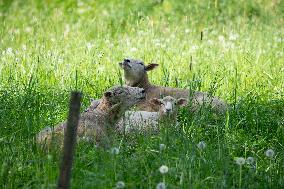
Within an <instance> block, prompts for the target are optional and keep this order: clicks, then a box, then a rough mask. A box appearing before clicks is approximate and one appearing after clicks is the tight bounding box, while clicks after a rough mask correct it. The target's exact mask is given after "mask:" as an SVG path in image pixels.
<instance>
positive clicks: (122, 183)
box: [115, 181, 125, 188]
mask: <svg viewBox="0 0 284 189" xmlns="http://www.w3.org/2000/svg"><path fill="white" fill-rule="evenodd" d="M124 187H125V183H124V182H123V181H118V182H117V183H116V185H115V188H124Z"/></svg>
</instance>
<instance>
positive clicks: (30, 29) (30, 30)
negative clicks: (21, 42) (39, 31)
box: [25, 26, 33, 33]
mask: <svg viewBox="0 0 284 189" xmlns="http://www.w3.org/2000/svg"><path fill="white" fill-rule="evenodd" d="M32 31H33V29H32V28H31V27H29V26H28V27H26V28H25V32H26V33H31V32H32Z"/></svg>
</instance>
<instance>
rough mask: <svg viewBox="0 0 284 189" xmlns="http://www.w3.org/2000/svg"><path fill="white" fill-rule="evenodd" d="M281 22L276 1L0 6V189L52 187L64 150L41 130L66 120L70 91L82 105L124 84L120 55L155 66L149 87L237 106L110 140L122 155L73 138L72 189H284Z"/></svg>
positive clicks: (281, 8)
mask: <svg viewBox="0 0 284 189" xmlns="http://www.w3.org/2000/svg"><path fill="white" fill-rule="evenodd" d="M283 25H284V1H281V0H243V1H239V0H231V1H226V0H211V1H205V0H201V1H200V0H185V1H181V0H180V1H175V0H164V1H161V0H160V1H159V0H143V1H130V0H129V1H127V0H122V1H119V0H109V1H104V0H96V1H91V0H86V1H83V0H82V1H74V0H66V1H59V0H47V1H40V0H27V1H21V0H14V1H12V0H0V188H54V187H55V186H56V183H57V177H58V170H59V165H60V155H61V153H60V151H59V150H51V151H50V152H48V153H47V152H44V151H42V150H41V149H39V148H38V147H37V145H36V143H35V136H36V134H37V133H38V132H39V131H40V130H41V129H42V128H44V127H46V126H53V125H56V124H57V123H58V122H61V121H63V120H65V119H66V116H67V110H68V102H69V95H70V91H71V90H74V89H75V88H76V87H77V88H78V89H79V90H81V91H82V92H83V93H84V99H83V107H82V110H83V109H84V108H86V107H87V106H88V105H89V98H100V97H101V95H102V93H103V92H104V91H105V90H106V89H108V88H109V87H110V86H113V85H119V84H120V81H121V78H120V75H121V74H122V73H121V70H120V69H119V66H118V62H120V61H121V60H123V59H124V58H125V57H133V58H137V59H142V60H144V61H145V63H150V62H155V63H159V64H160V66H159V68H158V69H157V70H155V71H154V70H153V71H152V72H151V73H150V75H149V77H150V80H151V81H152V82H153V83H156V84H159V85H164V86H172V87H179V88H191V89H195V90H200V91H210V92H213V93H214V95H217V96H219V97H221V98H223V99H224V100H226V101H227V102H228V103H229V104H230V105H231V107H232V110H231V111H230V112H228V113H227V115H226V117H216V116H214V115H213V114H212V113H211V112H209V111H203V112H200V113H199V114H197V115H191V114H189V113H187V112H186V111H181V112H180V116H179V121H180V127H179V128H174V127H171V125H164V124H161V128H162V129H161V133H160V134H159V135H155V136H141V135H131V136H127V137H123V136H114V142H113V147H114V148H119V153H118V154H113V153H111V151H112V150H106V149H101V148H96V146H95V145H94V144H88V143H79V144H78V146H77V149H76V155H75V162H74V168H73V175H72V186H73V188H115V187H118V188H119V187H120V185H119V184H121V183H118V182H119V181H122V182H123V183H124V184H125V188H156V187H157V185H158V183H161V182H163V183H164V184H165V185H166V187H167V188H284V27H283ZM201 32H202V40H201ZM76 70H77V73H78V78H77V82H76V77H75V75H76ZM76 83H77V86H76ZM201 141H204V142H205V144H206V146H205V148H202V147H204V145H198V143H199V142H201ZM161 144H162V145H161ZM200 144H204V143H200ZM268 149H272V150H273V152H274V154H272V153H271V151H267V150H268ZM269 152H270V153H269ZM268 156H269V157H268ZM239 157H243V158H244V159H247V158H248V157H253V159H254V161H253V162H252V161H250V160H251V158H249V159H248V160H247V161H246V162H245V163H244V164H243V165H242V163H243V162H242V161H243V159H238V158H239ZM239 164H241V165H239ZM162 165H166V166H167V167H168V172H167V173H164V174H162V173H161V172H160V171H159V168H160V167H161V166H162ZM117 183H118V184H117ZM121 185H123V184H121ZM161 185H162V184H160V187H161V188H163V186H161Z"/></svg>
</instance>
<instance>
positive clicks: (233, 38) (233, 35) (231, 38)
mask: <svg viewBox="0 0 284 189" xmlns="http://www.w3.org/2000/svg"><path fill="white" fill-rule="evenodd" d="M238 37H239V35H238V34H235V33H233V34H231V35H230V36H229V40H230V41H235V40H237V39H238Z"/></svg>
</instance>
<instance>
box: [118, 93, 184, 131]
mask: <svg viewBox="0 0 284 189" xmlns="http://www.w3.org/2000/svg"><path fill="white" fill-rule="evenodd" d="M150 104H151V106H152V107H153V108H154V109H158V110H159V111H158V112H147V111H127V112H126V113H125V115H124V117H123V118H122V119H121V120H120V121H119V122H118V123H117V124H116V127H117V130H118V132H119V133H124V134H127V133H131V132H141V133H152V132H153V133H157V132H158V131H159V127H158V126H159V122H160V121H163V120H166V121H167V123H168V124H173V125H176V124H177V112H178V108H179V107H182V106H185V105H186V104H187V100H186V99H184V98H180V99H178V100H176V99H175V98H173V97H171V96H166V97H164V98H163V99H162V100H160V99H157V98H153V99H151V100H150Z"/></svg>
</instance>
